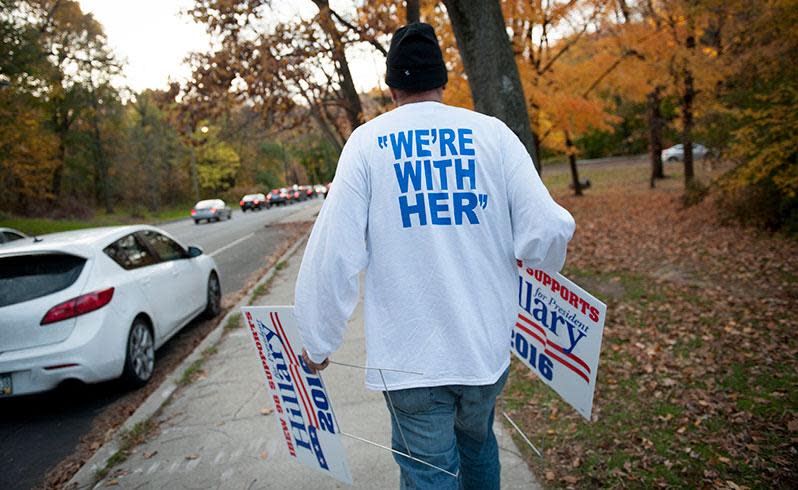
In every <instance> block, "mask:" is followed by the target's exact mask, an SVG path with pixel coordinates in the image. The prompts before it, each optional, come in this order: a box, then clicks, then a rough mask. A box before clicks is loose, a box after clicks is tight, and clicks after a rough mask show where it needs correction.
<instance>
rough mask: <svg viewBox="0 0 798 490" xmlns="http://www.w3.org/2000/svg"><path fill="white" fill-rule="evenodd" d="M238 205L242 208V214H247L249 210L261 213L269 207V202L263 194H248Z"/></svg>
mask: <svg viewBox="0 0 798 490" xmlns="http://www.w3.org/2000/svg"><path fill="white" fill-rule="evenodd" d="M238 204H239V205H240V206H241V211H242V212H247V211H248V210H252V211H260V210H261V209H263V208H268V207H269V202H268V201H267V200H266V196H264V195H263V194H247V195H246V196H244V197H242V198H241V201H239V202H238Z"/></svg>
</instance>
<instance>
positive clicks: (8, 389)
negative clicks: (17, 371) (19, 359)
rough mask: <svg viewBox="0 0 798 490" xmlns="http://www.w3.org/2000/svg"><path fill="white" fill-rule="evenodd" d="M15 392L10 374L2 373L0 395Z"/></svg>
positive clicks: (0, 376) (0, 375)
mask: <svg viewBox="0 0 798 490" xmlns="http://www.w3.org/2000/svg"><path fill="white" fill-rule="evenodd" d="M13 392H14V387H13V385H12V384H11V375H10V374H0V396H8V395H10V394H12V393H13Z"/></svg>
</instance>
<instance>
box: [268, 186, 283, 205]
mask: <svg viewBox="0 0 798 490" xmlns="http://www.w3.org/2000/svg"><path fill="white" fill-rule="evenodd" d="M266 200H267V201H268V202H269V207H272V206H279V205H281V204H282V205H283V206H285V205H286V204H288V193H286V192H283V191H282V189H272V191H271V192H270V193H269V194H267V195H266Z"/></svg>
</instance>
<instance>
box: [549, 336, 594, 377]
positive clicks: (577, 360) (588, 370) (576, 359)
mask: <svg viewBox="0 0 798 490" xmlns="http://www.w3.org/2000/svg"><path fill="white" fill-rule="evenodd" d="M549 345H550V346H552V347H554V348H555V349H557V351H559V352H560V353H561V354H562V355H564V356H567V357H568V359H571V360H572V361H574V362H576V363H577V364H579V365H580V366H582V367H583V368H585V369H586V370H587V372H588V373H589V372H590V366H588V365H587V363H586V362H585V361H583V360H582V359H580V358H578V357H576V356H575V355H573V354H570V353H569V354H566V353H565V351H564V350H563V348H562V347H560V346H559V345H557V344H555V343H554V342H549Z"/></svg>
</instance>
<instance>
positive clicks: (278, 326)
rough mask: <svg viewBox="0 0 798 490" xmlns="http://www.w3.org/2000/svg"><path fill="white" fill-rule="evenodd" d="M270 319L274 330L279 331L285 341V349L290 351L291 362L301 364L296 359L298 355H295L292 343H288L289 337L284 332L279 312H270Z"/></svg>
mask: <svg viewBox="0 0 798 490" xmlns="http://www.w3.org/2000/svg"><path fill="white" fill-rule="evenodd" d="M269 318H270V319H271V321H272V325H273V326H274V329H275V330H277V333H278V334H280V338H282V339H283V344H285V347H286V348H287V349H288V358H289V361H290V360H293V362H294V364H299V360H298V359H297V358H296V354H294V349H293V348H291V342H289V341H288V336H287V335H286V334H285V330H283V324H282V323H280V317H279V316H278V315H277V312H275V311H272V312H270V313H269ZM275 320H276V321H275Z"/></svg>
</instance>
